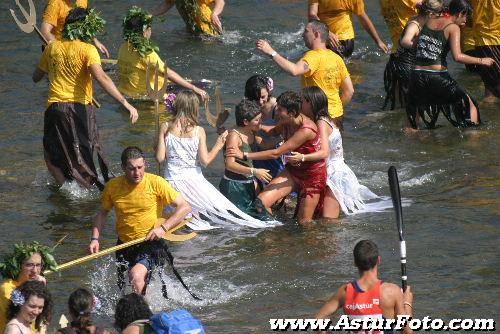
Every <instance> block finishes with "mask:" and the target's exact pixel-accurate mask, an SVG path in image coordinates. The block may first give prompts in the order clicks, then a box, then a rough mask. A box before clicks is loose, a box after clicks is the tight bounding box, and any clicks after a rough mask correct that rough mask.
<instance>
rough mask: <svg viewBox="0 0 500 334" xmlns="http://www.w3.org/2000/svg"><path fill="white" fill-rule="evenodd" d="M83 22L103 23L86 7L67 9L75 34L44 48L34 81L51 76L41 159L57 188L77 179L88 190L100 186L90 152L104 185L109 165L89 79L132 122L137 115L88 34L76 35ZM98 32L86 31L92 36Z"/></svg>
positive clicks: (78, 33) (69, 22)
mask: <svg viewBox="0 0 500 334" xmlns="http://www.w3.org/2000/svg"><path fill="white" fill-rule="evenodd" d="M90 16H92V17H90ZM89 17H90V18H89ZM87 20H95V21H99V20H102V19H101V18H99V16H98V15H97V14H96V13H95V12H93V11H92V12H91V11H89V10H87V9H83V8H75V9H72V10H71V11H70V13H69V15H68V18H67V20H66V24H72V25H71V27H73V29H74V31H72V34H71V36H72V38H74V39H73V40H70V37H69V33H67V32H66V31H65V32H64V34H63V39H62V40H61V41H54V42H52V43H50V44H49V45H48V46H47V47H46V48H45V50H44V52H43V54H42V58H41V60H40V63H39V64H38V67H37V68H36V69H35V71H34V73H33V81H34V82H39V81H40V80H42V78H43V77H44V76H45V75H46V74H48V76H49V83H50V86H49V97H48V99H47V105H48V108H47V109H46V111H45V117H44V135H43V147H44V157H45V162H46V165H47V168H48V170H49V172H50V173H51V174H52V176H53V177H54V178H55V180H56V182H57V183H58V184H59V185H62V184H63V183H64V182H66V181H67V180H76V181H77V182H78V183H79V184H80V185H82V186H84V187H87V188H89V187H91V186H92V185H94V184H95V185H96V186H97V187H100V188H102V187H103V186H102V184H101V183H100V181H99V179H98V176H97V170H96V167H95V164H94V161H93V155H94V152H97V156H98V160H99V164H100V169H101V172H102V174H103V177H104V180H105V181H107V180H108V167H107V163H106V161H105V159H104V156H103V154H102V146H101V144H100V140H99V134H98V132H97V124H96V120H95V110H94V107H93V106H92V104H91V103H92V94H93V91H92V78H93V77H94V78H96V79H97V81H98V82H99V84H100V85H101V86H102V87H103V88H104V90H105V91H106V92H107V93H108V94H109V95H110V96H112V97H113V98H115V99H116V100H117V101H119V102H120V103H121V104H122V105H123V106H124V107H125V108H126V109H127V110H128V111H129V112H130V118H131V119H132V122H135V121H136V120H137V117H138V116H137V110H136V109H135V108H134V107H132V106H131V105H130V104H129V103H128V102H127V100H126V99H125V98H124V97H123V96H122V94H121V93H120V92H119V91H118V89H117V88H116V87H115V85H114V83H113V81H112V80H111V79H110V78H109V77H108V76H107V75H106V74H105V73H104V71H103V70H102V67H101V59H100V57H99V53H98V52H97V49H96V48H95V46H93V45H92V44H90V43H89V41H85V39H87V38H88V36H87V35H84V34H83V33H80V31H82V30H86V29H82V28H81V26H82V25H84V26H85V25H86V22H87ZM87 26H88V24H87ZM96 32H97V31H90V33H91V34H92V35H94V34H95V33H96ZM65 34H68V36H66V35H65Z"/></svg>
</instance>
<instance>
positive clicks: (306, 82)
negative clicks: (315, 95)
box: [302, 49, 349, 117]
mask: <svg viewBox="0 0 500 334" xmlns="http://www.w3.org/2000/svg"><path fill="white" fill-rule="evenodd" d="M302 60H303V61H305V62H306V63H307V65H309V72H307V73H306V74H304V75H303V76H302V87H310V86H318V87H319V88H321V89H322V90H323V91H324V92H325V94H326V96H327V97H328V113H329V114H330V116H331V117H339V116H342V115H343V114H344V108H343V106H342V101H341V100H340V95H339V88H340V85H341V83H342V81H343V80H344V79H345V78H347V77H348V76H349V72H348V71H347V67H346V66H345V63H344V60H343V59H342V57H340V56H339V55H337V54H336V53H335V52H333V51H331V50H327V49H318V50H309V51H307V52H306V53H305V54H304V56H303V57H302Z"/></svg>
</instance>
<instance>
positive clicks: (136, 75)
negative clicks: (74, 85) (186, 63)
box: [118, 6, 208, 100]
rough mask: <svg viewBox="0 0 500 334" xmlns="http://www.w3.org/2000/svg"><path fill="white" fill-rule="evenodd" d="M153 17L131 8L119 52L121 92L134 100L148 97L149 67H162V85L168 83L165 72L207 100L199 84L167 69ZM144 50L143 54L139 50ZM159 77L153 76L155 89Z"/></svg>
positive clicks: (137, 8)
mask: <svg viewBox="0 0 500 334" xmlns="http://www.w3.org/2000/svg"><path fill="white" fill-rule="evenodd" d="M151 23H152V17H151V15H149V14H148V13H147V12H146V11H144V10H143V9H141V8H139V7H136V6H133V7H132V8H131V9H129V11H128V13H127V15H126V16H125V19H124V23H123V36H124V39H125V43H123V44H122V45H121V47H120V51H119V52H118V89H119V90H120V92H121V93H122V94H125V95H126V96H129V97H132V98H143V97H145V96H146V95H147V87H146V68H147V66H148V64H150V65H153V66H156V64H158V68H159V72H160V76H159V79H158V86H159V87H161V86H162V85H163V81H164V72H165V70H166V72H167V78H168V79H170V80H171V81H172V82H174V83H176V84H178V85H179V86H181V87H184V88H187V89H191V90H193V91H194V92H195V93H196V94H198V95H199V96H200V97H201V98H202V99H203V100H205V99H206V98H207V97H208V95H207V93H206V92H205V91H204V90H202V89H200V88H198V87H196V86H195V85H193V84H191V83H189V82H187V81H186V80H184V79H183V78H182V77H181V76H180V75H178V74H177V73H176V72H175V71H173V70H172V69H170V68H166V66H165V64H164V63H163V61H162V60H161V58H160V57H159V56H158V54H157V53H156V51H155V49H157V47H156V46H155V45H154V44H153V43H152V42H151ZM138 50H140V51H138ZM154 81H155V78H154V76H153V75H151V78H150V83H149V84H150V85H151V87H154Z"/></svg>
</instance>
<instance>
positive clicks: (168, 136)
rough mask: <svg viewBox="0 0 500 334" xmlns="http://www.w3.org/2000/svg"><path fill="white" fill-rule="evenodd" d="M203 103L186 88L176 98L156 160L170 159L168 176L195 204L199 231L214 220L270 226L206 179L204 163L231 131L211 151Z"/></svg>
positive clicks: (195, 223) (194, 222)
mask: <svg viewBox="0 0 500 334" xmlns="http://www.w3.org/2000/svg"><path fill="white" fill-rule="evenodd" d="M199 110H200V103H199V100H198V97H197V96H196V94H195V93H193V92H191V91H182V92H180V93H179V94H177V97H176V98H175V101H174V119H173V120H172V121H171V122H170V123H164V124H162V126H161V129H160V134H159V136H158V145H157V149H156V160H158V162H160V163H161V162H163V161H166V165H165V179H167V180H168V181H169V182H170V183H171V184H172V186H173V187H174V188H176V189H177V190H178V191H179V192H180V193H181V194H182V196H183V197H184V198H185V199H186V201H187V202H188V203H189V205H191V207H192V209H193V211H192V216H193V217H192V218H193V219H192V220H191V221H190V222H189V223H188V225H189V226H190V227H191V228H193V229H196V230H203V229H210V228H213V226H212V225H211V224H210V223H217V224H230V223H235V224H240V225H246V226H250V227H255V228H259V227H267V226H269V225H268V224H265V223H263V222H261V221H260V220H257V219H254V218H252V217H250V216H249V215H247V214H245V213H244V212H242V211H241V210H239V209H238V208H237V207H236V206H235V205H234V204H233V203H231V201H229V200H228V199H227V198H226V197H224V195H222V194H221V193H220V192H219V191H218V190H217V188H215V187H214V186H213V185H212V184H211V183H210V182H209V181H207V180H206V179H205V177H204V176H203V173H202V171H201V166H203V167H206V166H208V165H209V164H210V163H211V162H212V161H213V160H214V159H215V157H216V156H217V153H219V151H220V150H221V149H222V147H224V144H225V142H226V137H227V131H225V132H224V133H222V134H221V135H220V136H219V137H218V138H217V141H216V143H215V145H214V146H213V148H212V149H211V150H210V151H208V149H207V136H206V133H205V130H204V129H203V128H202V127H201V126H199V121H198V117H199Z"/></svg>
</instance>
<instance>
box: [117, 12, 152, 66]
mask: <svg viewBox="0 0 500 334" xmlns="http://www.w3.org/2000/svg"><path fill="white" fill-rule="evenodd" d="M152 22H153V16H152V15H151V14H149V13H148V12H146V11H145V10H144V9H142V8H140V7H137V6H133V7H132V8H130V9H129V10H128V12H127V15H125V17H124V18H123V24H122V27H123V38H124V39H125V40H126V41H128V42H129V43H130V44H132V47H133V48H134V50H136V51H137V52H139V54H140V55H141V57H146V56H147V55H148V54H150V53H151V52H153V51H158V50H159V49H158V46H156V44H155V43H153V42H152V41H151V40H150V39H149V38H146V37H144V32H145V31H146V30H147V29H148V28H150V27H151V24H152Z"/></svg>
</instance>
